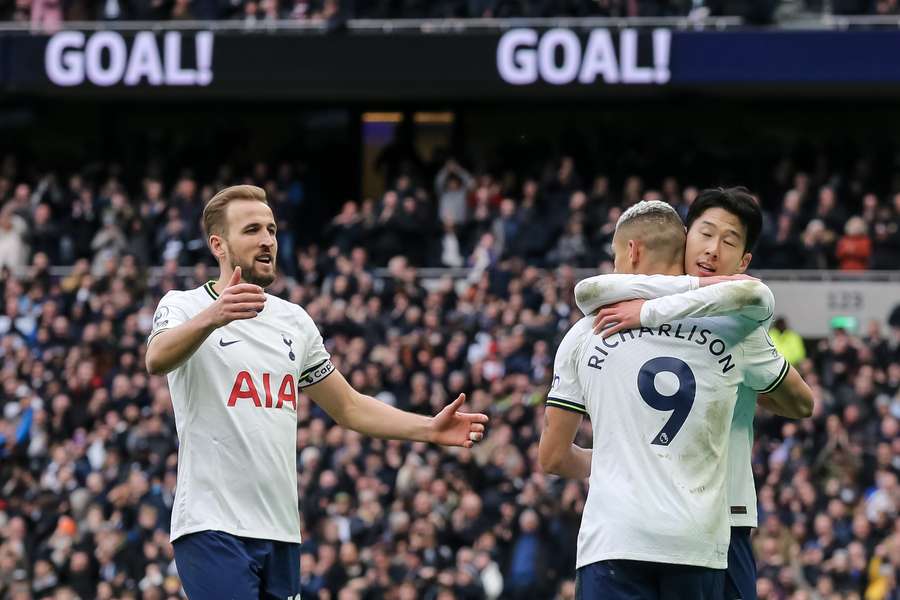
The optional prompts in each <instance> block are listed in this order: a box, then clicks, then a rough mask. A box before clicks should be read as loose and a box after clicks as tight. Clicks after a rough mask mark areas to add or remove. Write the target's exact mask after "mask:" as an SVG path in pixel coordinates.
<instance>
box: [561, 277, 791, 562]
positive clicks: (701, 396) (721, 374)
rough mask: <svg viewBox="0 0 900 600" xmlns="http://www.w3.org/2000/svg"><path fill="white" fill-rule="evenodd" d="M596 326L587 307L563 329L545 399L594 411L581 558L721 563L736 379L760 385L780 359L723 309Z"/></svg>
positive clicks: (772, 377)
mask: <svg viewBox="0 0 900 600" xmlns="http://www.w3.org/2000/svg"><path fill="white" fill-rule="evenodd" d="M704 289H708V288H704ZM699 291H702V290H697V292H699ZM689 293H691V294H693V293H696V292H689ZM648 304H649V303H648ZM645 306H646V305H645ZM591 328H592V319H591V318H590V317H586V318H584V319H582V320H581V321H579V322H578V323H576V324H575V325H574V326H573V327H572V329H571V330H570V331H569V332H568V333H567V334H566V336H565V338H564V339H563V342H562V343H561V344H560V347H559V350H558V351H557V355H556V361H555V364H554V379H553V386H552V388H551V390H550V393H549V397H548V400H547V404H548V405H549V406H556V407H559V408H564V409H568V410H574V411H579V412H583V413H584V414H587V415H589V416H590V418H591V423H592V428H593V433H594V448H593V458H592V462H591V477H590V491H589V493H588V499H587V503H586V505H585V510H584V515H583V517H582V523H581V529H580V531H579V535H578V560H577V566H578V567H582V566H584V565H587V564H590V563H593V562H597V561H601V560H612V559H623V560H642V561H649V562H658V563H669V564H686V565H696V566H702V567H710V568H717V569H724V568H725V567H726V564H727V552H728V544H729V539H730V530H729V520H728V495H727V486H726V471H727V454H728V449H729V431H730V427H731V421H732V417H733V413H734V407H735V403H736V401H737V390H738V386H740V385H741V384H744V385H747V386H748V387H750V388H753V389H756V390H764V389H767V388H768V387H769V386H771V385H772V382H773V381H774V380H775V379H777V378H778V377H779V376H780V373H781V371H782V369H783V366H784V359H782V358H781V357H780V356H778V354H777V353H774V354H773V353H772V352H771V351H770V350H771V349H770V348H768V346H767V344H765V342H764V341H763V342H762V344H760V343H759V340H758V339H754V337H753V336H751V335H750V334H751V333H752V331H753V330H754V329H755V328H753V327H750V326H749V322H748V321H747V320H739V319H734V318H730V317H708V318H702V319H683V320H680V321H673V322H671V323H661V324H658V325H656V326H653V327H641V328H640V329H634V330H629V331H623V332H620V333H618V334H615V335H614V336H611V337H610V338H607V339H606V340H603V339H601V338H600V336H597V335H594V334H593V333H592V331H591Z"/></svg>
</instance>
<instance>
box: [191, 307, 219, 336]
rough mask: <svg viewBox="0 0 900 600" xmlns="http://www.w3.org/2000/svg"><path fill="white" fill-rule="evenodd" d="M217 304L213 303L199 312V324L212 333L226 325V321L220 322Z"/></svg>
mask: <svg viewBox="0 0 900 600" xmlns="http://www.w3.org/2000/svg"><path fill="white" fill-rule="evenodd" d="M215 308H216V305H215V304H213V305H211V306H209V307H207V308H206V309H204V310H202V311H200V312H199V313H198V314H197V320H198V324H199V325H200V327H201V328H203V329H204V330H205V331H206V332H207V333H212V332H213V331H215V330H216V329H218V328H219V327H221V326H223V325H225V323H220V322H219V321H218V320H217V319H216V310H215Z"/></svg>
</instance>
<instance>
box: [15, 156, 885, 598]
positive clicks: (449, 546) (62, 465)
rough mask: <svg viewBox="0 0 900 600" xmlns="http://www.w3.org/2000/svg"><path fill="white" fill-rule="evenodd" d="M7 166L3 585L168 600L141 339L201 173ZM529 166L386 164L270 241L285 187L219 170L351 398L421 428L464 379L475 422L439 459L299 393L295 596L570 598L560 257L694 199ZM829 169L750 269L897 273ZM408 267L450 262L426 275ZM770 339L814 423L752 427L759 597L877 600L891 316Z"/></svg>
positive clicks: (194, 208) (292, 179) (568, 305)
mask: <svg viewBox="0 0 900 600" xmlns="http://www.w3.org/2000/svg"><path fill="white" fill-rule="evenodd" d="M17 164H18V163H17V161H15V160H14V159H12V158H8V159H7V160H5V161H4V162H3V165H4V169H3V172H2V175H0V206H2V209H0V262H2V266H0V295H2V297H3V303H2V311H0V408H2V414H0V597H5V598H6V597H8V598H12V599H14V600H21V599H26V598H34V599H46V598H52V599H54V600H64V599H71V598H82V599H87V598H101V599H104V600H105V599H111V598H122V599H125V598H141V599H144V600H151V599H163V598H165V599H169V598H179V597H180V596H179V594H180V585H179V581H178V578H177V574H176V572H175V570H174V561H173V554H172V549H171V545H170V544H169V543H168V535H167V527H168V520H169V515H170V511H171V506H172V501H173V494H174V486H175V473H176V471H175V465H176V443H177V440H176V435H175V426H174V417H173V414H172V406H171V402H170V399H169V395H168V391H167V389H166V384H165V379H164V378H163V377H152V376H148V375H147V374H146V371H145V369H144V350H145V349H144V340H145V336H146V334H147V333H148V331H149V328H150V325H151V319H152V316H153V315H152V312H153V307H154V306H156V303H157V301H158V300H159V298H160V297H161V296H162V295H163V294H164V293H165V292H166V291H168V290H170V289H187V288H191V287H196V286H198V285H201V284H202V283H204V282H205V281H207V280H208V279H210V278H211V277H212V276H213V275H214V273H211V272H210V270H209V267H208V266H207V265H208V259H207V258H206V255H207V250H206V248H205V246H204V242H203V240H202V238H201V234H200V232H199V229H198V221H199V212H200V210H201V207H202V205H203V202H204V201H205V200H206V199H208V198H209V196H210V194H211V192H212V190H214V189H216V187H217V186H218V185H219V184H220V183H221V182H219V181H214V180H210V181H195V180H194V179H193V178H191V177H189V176H185V177H181V178H177V179H175V180H173V181H165V182H163V181H160V180H157V179H153V178H149V177H148V178H146V179H144V180H143V182H142V183H141V185H140V186H138V187H136V188H131V187H130V186H128V185H125V184H123V183H122V180H121V178H120V177H119V175H118V174H117V173H116V172H115V170H109V169H107V170H106V172H104V170H103V169H100V170H98V171H94V173H104V175H103V176H97V175H93V176H91V175H83V174H80V173H73V174H68V175H67V176H66V177H62V176H51V175H50V174H49V173H37V174H28V175H26V174H25V172H24V171H23V170H20V169H19V168H18V167H17ZM263 167H265V166H263ZM546 170H547V173H548V175H547V176H546V177H544V178H543V179H541V180H528V179H521V180H519V181H517V182H516V183H515V184H514V185H510V184H509V181H508V180H506V181H504V179H503V178H500V177H498V176H492V175H491V174H490V173H481V172H475V173H469V172H468V171H467V170H466V169H465V168H464V167H463V166H461V165H460V164H457V163H455V162H448V163H447V164H445V165H444V166H443V168H441V169H440V171H439V172H438V173H437V174H436V177H435V178H434V179H431V178H428V179H420V180H416V179H412V178H409V177H406V176H401V177H399V178H398V179H397V181H396V182H395V183H394V185H392V186H391V189H390V190H388V191H387V192H386V193H385V194H384V195H383V196H381V197H379V198H378V199H377V200H372V199H369V200H363V201H361V202H348V203H346V204H345V205H344V206H343V208H342V209H341V210H340V212H339V214H337V216H336V217H334V219H333V220H332V221H331V224H330V226H329V228H328V229H327V231H326V232H325V236H326V239H328V240H329V243H327V244H317V245H311V246H306V245H305V244H304V245H298V244H297V241H296V240H295V239H293V238H292V237H291V227H290V225H291V224H296V223H298V222H299V221H298V216H297V214H296V210H297V206H298V202H299V199H298V192H297V190H298V189H299V186H300V180H299V179H298V178H297V177H296V176H293V175H291V173H290V172H289V170H287V169H277V168H276V169H268V168H260V167H257V168H254V169H251V170H250V171H249V172H248V174H247V176H246V177H244V178H237V179H242V180H244V181H248V182H256V183H258V184H260V185H263V186H264V187H266V188H267V190H268V191H269V196H270V198H271V200H272V201H273V204H274V206H275V212H276V214H277V215H278V219H279V221H281V222H282V224H283V225H282V231H281V234H280V235H281V239H280V244H281V252H280V255H281V272H282V273H283V276H282V277H281V278H279V279H278V280H277V281H276V283H275V284H274V285H273V286H272V288H270V290H269V291H270V293H272V294H275V295H278V296H281V297H284V298H287V299H290V300H291V301H292V302H296V303H299V304H301V305H303V306H304V307H305V308H306V310H307V311H308V312H309V314H310V315H311V316H312V318H313V319H314V320H315V321H316V322H317V323H318V324H320V326H322V327H323V329H324V331H323V334H324V337H325V340H326V343H327V346H328V349H329V351H330V352H331V353H332V355H333V358H334V362H335V365H336V366H337V367H338V368H339V369H340V370H341V371H342V372H343V373H344V374H345V375H346V376H347V378H348V380H350V382H351V383H352V384H353V386H354V387H355V388H357V389H359V390H361V391H364V392H366V393H371V394H377V395H378V397H379V398H381V399H382V400H384V401H385V402H389V403H392V404H395V405H396V406H399V407H402V408H404V409H408V410H413V411H416V412H421V413H423V414H431V413H432V412H433V411H434V410H436V408H438V407H440V406H443V405H444V404H445V402H446V401H448V399H449V398H452V397H453V396H455V395H456V394H457V393H459V392H461V391H465V392H466V393H467V394H468V395H469V402H468V404H469V406H470V407H471V408H472V409H474V410H477V411H484V412H487V413H489V414H490V415H491V418H492V426H491V428H490V429H489V435H488V437H487V438H486V440H485V441H484V442H483V443H482V444H481V445H480V446H478V447H477V448H476V449H474V450H473V451H454V450H439V449H437V448H434V447H428V446H425V445H404V444H401V443H399V442H385V441H379V440H371V439H367V438H362V437H361V436H359V435H358V434H355V433H353V432H350V431H346V430H343V429H341V428H339V427H337V426H335V425H334V423H332V422H331V421H330V419H329V418H328V417H327V416H326V415H325V414H324V413H323V412H322V411H321V409H319V408H318V407H316V406H315V405H314V404H312V403H311V402H310V401H309V400H308V399H307V398H305V397H303V398H302V399H301V401H300V402H299V403H298V419H299V428H298V431H297V442H298V444H297V447H298V470H299V486H300V490H299V493H300V498H301V513H302V521H303V527H304V531H303V537H304V539H305V540H306V542H305V544H304V546H303V555H302V561H301V572H302V581H303V598H317V599H322V600H324V599H327V598H331V599H339V600H351V599H354V598H355V599H365V600H370V599H378V598H385V599H397V600H401V599H402V600H410V599H413V598H425V599H428V600H432V599H433V600H450V599H460V600H480V599H495V598H522V599H524V598H529V599H533V598H539V599H543V598H548V599H549V598H558V599H561V600H562V599H572V598H574V582H573V580H572V575H573V565H574V553H575V547H576V544H575V536H576V534H577V531H578V525H579V521H580V518H581V511H582V507H583V505H584V501H585V495H586V489H585V485H584V484H583V483H581V482H576V481H562V480H558V479H555V478H550V477H545V476H544V475H543V474H542V473H541V472H540V468H539V466H538V462H537V441H538V438H539V435H540V430H541V426H542V425H541V424H542V422H543V400H544V397H545V392H546V389H547V387H548V383H549V379H550V377H551V374H550V371H551V368H552V367H551V365H552V359H553V354H554V349H555V348H556V345H557V343H558V341H559V338H560V337H561V335H562V333H563V332H564V331H565V330H566V329H567V327H568V325H569V324H570V323H571V322H572V321H573V319H575V318H577V317H576V311H577V309H575V308H574V299H573V297H572V290H573V287H574V284H575V281H576V276H575V272H574V270H573V268H572V267H573V266H582V267H588V268H591V269H598V270H604V269H607V268H609V264H608V261H609V256H608V248H607V246H608V244H609V240H610V237H611V232H612V228H613V226H614V223H615V219H616V217H617V215H618V214H619V212H620V211H621V210H622V208H623V207H625V206H628V205H630V204H632V203H634V202H636V201H637V200H639V199H641V198H651V197H655V198H662V199H665V200H667V201H669V202H671V203H672V204H673V205H675V206H676V207H677V208H678V209H679V211H682V212H683V211H684V210H685V209H686V207H687V206H688V205H689V204H690V202H691V201H692V199H693V196H694V195H695V194H696V186H695V185H691V184H690V183H688V182H679V181H677V180H676V179H672V178H670V179H666V180H665V181H662V182H660V185H659V186H658V187H651V186H650V185H648V184H647V183H646V182H643V181H641V179H640V178H638V177H636V176H629V177H620V178H617V179H616V181H624V184H623V185H621V186H619V185H616V186H613V185H611V184H610V180H609V179H608V178H607V177H606V176H603V175H597V174H579V173H578V172H577V171H576V169H575V166H574V164H573V162H572V161H571V160H568V159H565V158H563V159H561V160H559V161H555V162H553V163H548V168H547V169H546ZM270 173H271V174H272V175H269V174H270ZM254 174H256V176H254ZM826 181H827V179H824V180H820V179H819V178H815V177H810V176H807V175H805V174H803V173H801V172H796V173H790V174H788V176H786V177H784V178H782V182H783V185H781V187H780V188H779V187H778V185H777V184H773V189H778V193H777V194H773V195H772V196H770V197H767V198H766V199H764V200H765V201H764V202H763V205H764V207H765V208H766V211H767V230H766V235H765V238H764V240H763V242H762V247H761V248H760V252H759V254H758V259H757V260H758V261H759V263H758V265H757V263H754V266H767V267H790V268H804V267H814V268H822V267H834V268H842V269H857V268H893V269H897V268H898V266H900V230H898V225H900V196H893V197H892V196H890V195H885V194H881V195H880V196H878V195H875V194H874V193H869V192H868V191H867V190H866V189H855V190H853V191H852V192H851V191H848V190H845V189H843V188H832V187H829V186H827V185H824V183H825V182H826ZM654 185H655V184H654ZM873 189H874V188H873ZM838 194H841V197H840V199H839V201H836V197H837V195H838ZM844 211H846V212H844ZM425 232H434V233H435V235H433V236H430V237H433V238H434V239H435V240H437V241H436V242H435V243H432V244H428V243H426V240H427V239H428V238H429V236H428V235H423V233H425ZM440 232H443V233H442V234H441V233H440ZM556 232H562V235H561V236H557V235H556ZM294 247H296V252H293V251H291V248H294ZM400 254H403V255H404V256H402V257H401V256H399V255H400ZM60 265H62V266H64V268H61V267H60ZM154 265H162V266H161V267H155V268H151V266H154ZM423 266H446V267H458V268H460V269H461V271H457V272H462V273H464V274H463V275H459V276H457V277H455V278H452V277H450V276H446V277H443V278H440V279H437V280H430V281H424V280H423V279H422V278H421V277H420V275H419V271H418V267H423ZM898 300H900V299H898ZM789 325H790V324H789V323H779V324H778V327H779V334H778V335H777V336H776V338H777V340H778V343H779V344H785V345H786V346H785V348H786V349H785V352H786V354H788V355H790V356H791V358H792V360H793V361H794V362H795V364H796V366H797V367H798V368H799V370H800V371H801V372H802V374H803V375H804V377H805V379H806V380H807V381H808V382H809V383H810V385H811V386H812V388H813V390H814V392H815V396H816V409H815V414H814V416H813V417H812V418H811V419H808V420H805V421H802V422H799V423H798V422H788V421H785V420H783V419H780V418H776V417H773V416H769V415H766V414H760V416H759V417H758V419H757V430H758V439H757V442H756V445H755V451H754V469H755V471H756V475H757V484H758V487H759V498H760V510H761V512H760V528H759V530H758V531H757V533H756V535H755V538H754V540H755V541H754V544H755V546H756V554H757V557H758V559H759V563H760V575H761V577H760V580H759V588H760V591H761V596H762V597H765V598H788V599H791V600H801V599H811V598H821V599H823V600H835V599H838V598H859V599H863V598H865V599H866V600H876V599H878V600H889V599H893V598H896V597H897V596H896V594H897V593H898V583H897V582H898V576H900V519H898V511H900V485H898V475H900V308H898V309H897V310H895V311H894V314H893V315H891V317H890V319H889V325H890V326H889V327H888V328H886V329H883V330H880V329H879V328H878V327H877V326H874V325H873V326H871V327H869V328H868V329H866V330H865V334H864V335H860V336H855V335H850V334H848V333H847V332H845V331H843V330H840V329H836V330H834V331H833V332H832V334H831V335H830V336H829V337H828V338H827V339H821V340H800V339H798V338H797V336H796V335H793V336H792V335H790V334H791V331H790V328H789ZM798 346H799V347H798ZM581 435H582V437H583V439H582V440H581V441H583V442H584V443H586V444H588V445H589V444H590V440H589V439H588V437H587V436H589V435H590V429H589V428H588V427H587V426H585V427H584V429H583V432H582V434H581Z"/></svg>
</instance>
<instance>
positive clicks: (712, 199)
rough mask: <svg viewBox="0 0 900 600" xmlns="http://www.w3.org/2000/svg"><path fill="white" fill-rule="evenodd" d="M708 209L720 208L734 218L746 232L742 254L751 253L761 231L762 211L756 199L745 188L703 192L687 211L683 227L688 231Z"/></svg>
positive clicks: (716, 189)
mask: <svg viewBox="0 0 900 600" xmlns="http://www.w3.org/2000/svg"><path fill="white" fill-rule="evenodd" d="M710 208H721V209H722V210H726V211H728V212H730V213H731V214H733V215H734V216H736V217H737V218H738V220H740V222H741V224H742V225H743V226H744V229H745V230H746V231H747V238H746V240H745V241H744V252H751V251H753V248H755V247H756V242H757V241H758V240H759V233H760V231H761V230H762V210H760V208H759V204H758V203H757V202H756V199H755V198H754V197H753V196H752V195H751V194H750V190H748V189H747V188H745V187H732V188H714V189H709V190H703V191H702V192H700V193H699V194H698V195H697V198H696V199H695V200H694V203H693V204H691V207H690V209H688V214H687V219H686V222H685V225H686V226H687V228H688V229H690V228H691V225H693V224H694V221H696V220H697V219H698V218H700V215H702V214H703V213H704V212H706V211H707V210H709V209H710Z"/></svg>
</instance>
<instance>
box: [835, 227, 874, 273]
mask: <svg viewBox="0 0 900 600" xmlns="http://www.w3.org/2000/svg"><path fill="white" fill-rule="evenodd" d="M836 255H837V259H838V261H839V263H840V269H841V271H865V270H866V269H867V268H868V267H869V257H870V256H871V255H872V240H871V239H869V236H868V235H867V234H866V223H865V221H863V220H862V218H861V217H852V218H851V219H850V220H849V221H847V225H846V226H845V227H844V236H843V237H842V238H841V239H840V240H838V244H837V252H836Z"/></svg>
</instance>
